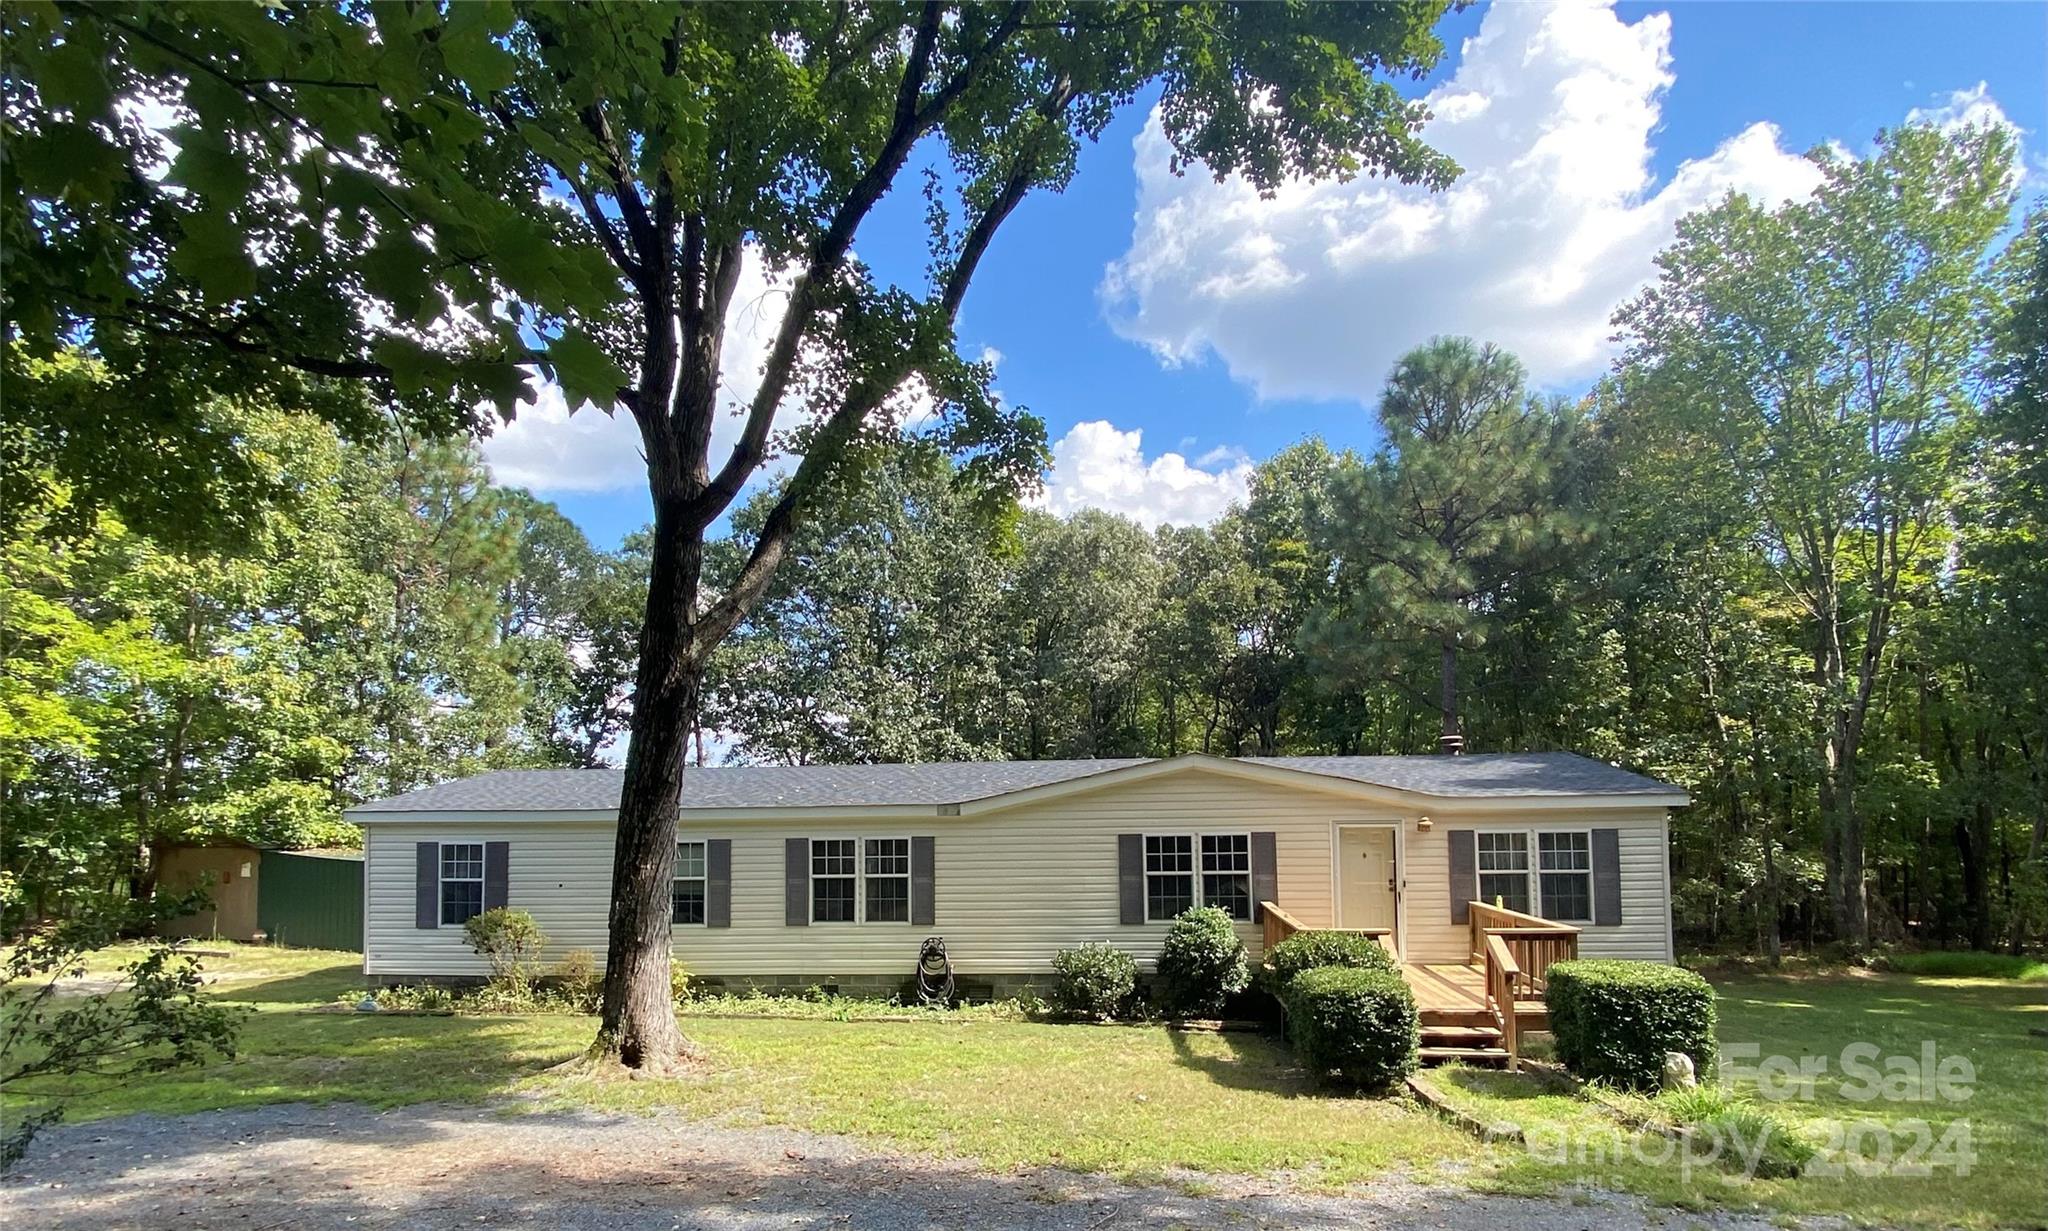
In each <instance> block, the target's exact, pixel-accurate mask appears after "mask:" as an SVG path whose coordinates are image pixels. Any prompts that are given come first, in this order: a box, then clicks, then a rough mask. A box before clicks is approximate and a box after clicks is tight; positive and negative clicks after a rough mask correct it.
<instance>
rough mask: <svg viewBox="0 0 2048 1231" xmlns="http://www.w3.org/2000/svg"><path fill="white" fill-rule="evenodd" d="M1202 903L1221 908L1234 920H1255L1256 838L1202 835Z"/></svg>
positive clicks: (1242, 835) (1231, 835)
mask: <svg viewBox="0 0 2048 1231" xmlns="http://www.w3.org/2000/svg"><path fill="white" fill-rule="evenodd" d="M1202 904H1203V905H1205V906H1217V907H1221V908H1222V909H1223V910H1224V911H1225V912H1227V913H1228V914H1229V915H1230V917H1231V918H1232V919H1250V918H1251V917H1252V836H1251V835H1250V834H1248V833H1213V834H1203V835H1202Z"/></svg>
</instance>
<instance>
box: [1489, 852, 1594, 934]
mask: <svg viewBox="0 0 2048 1231" xmlns="http://www.w3.org/2000/svg"><path fill="white" fill-rule="evenodd" d="M1477 837H1478V856H1479V868H1478V871H1479V900H1480V901H1481V902H1484V903H1486V904H1487V905H1489V906H1492V905H1496V904H1497V905H1500V906H1505V907H1507V908H1508V909H1509V910H1514V911H1520V912H1522V913H1523V914H1525V915H1540V916H1542V917H1543V918H1545V919H1556V920H1559V921H1560V922H1564V923H1590V922H1591V921H1592V919H1593V836H1592V835H1591V834H1589V833H1587V832H1586V831H1585V830H1583V829H1558V830H1544V829H1538V830H1523V829H1500V830H1481V831H1480V832H1479V834H1478V835H1477ZM1532 844H1533V845H1534V847H1535V850H1534V852H1533V857H1532V852H1531V850H1530V847H1531V845H1532Z"/></svg>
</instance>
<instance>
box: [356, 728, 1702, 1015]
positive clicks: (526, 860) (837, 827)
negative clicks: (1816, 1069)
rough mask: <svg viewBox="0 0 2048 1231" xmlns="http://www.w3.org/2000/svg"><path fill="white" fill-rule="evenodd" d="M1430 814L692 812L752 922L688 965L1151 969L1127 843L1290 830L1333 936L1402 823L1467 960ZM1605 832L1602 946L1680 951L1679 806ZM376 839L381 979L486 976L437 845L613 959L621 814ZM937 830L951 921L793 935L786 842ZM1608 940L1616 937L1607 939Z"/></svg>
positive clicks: (1285, 865) (1187, 777) (736, 917)
mask: <svg viewBox="0 0 2048 1231" xmlns="http://www.w3.org/2000/svg"><path fill="white" fill-rule="evenodd" d="M1430 811H1431V815H1432V817H1433V818H1435V825H1434V828H1433V830H1432V831H1431V832H1430V833H1427V834H1424V833H1419V832H1417V831H1416V829H1415V826H1414V815H1413V814H1412V813H1410V812H1405V811H1403V810H1401V809H1399V808H1393V807H1388V806H1382V805H1376V804H1373V803H1371V802H1370V801H1365V800H1360V799H1357V798H1355V797H1352V796H1348V795H1342V794H1329V793H1324V792H1320V791H1315V790H1311V789H1303V788H1298V787H1294V786H1290V785H1281V784H1275V783H1270V782H1253V781H1247V780H1245V779H1242V778H1237V777H1233V776H1228V775H1224V774H1218V773H1213V772H1206V771H1204V770H1201V769H1199V768H1190V769H1189V770H1187V771H1185V772H1181V773H1175V774H1171V775H1165V776H1158V777H1152V778H1146V779H1142V780H1139V781H1136V782H1130V783H1123V784H1115V785H1111V786H1107V787H1104V788H1102V789H1099V790H1094V791H1088V792H1085V793H1082V794H1078V795H1069V796H1066V797H1064V798H1060V799H1055V800H1046V801H1043V802H1039V803H1034V804H1029V805H1026V806H1022V807H1017V808H1012V809H1007V810H1004V811H1001V812H996V813H993V814H988V815H984V816H975V817H942V818H935V817H931V816H924V817H921V818H917V819H914V820H899V821H888V820H880V821H852V820H837V819H835V820H803V819H795V818H791V817H788V816H782V817H766V818H763V819H762V820H760V821H747V822H742V823H730V822H721V823H720V824H718V825H717V826H715V827H710V826H697V825H693V824H692V822H691V820H690V818H689V816H688V814H687V813H686V814H685V815H684V818H683V821H682V824H681V827H680V832H681V834H682V836H685V837H691V838H730V839H731V840H732V926H731V927H730V928H703V927H679V928H678V929H677V930H676V938H675V953H676V956H677V957H678V958H679V959H680V960H681V961H682V962H684V963H685V964H686V965H688V967H689V968H690V969H691V970H692V971H693V972H695V973H698V974H702V975H713V976H719V975H723V976H736V975H799V974H800V975H810V976H816V977H817V978H819V979H820V980H821V981H824V980H830V979H832V978H834V977H837V976H852V975H876V974H896V973H903V974H908V973H909V972H910V970H911V969H912V967H913V965H914V963H915V961H916V956H917V946H918V942H919V941H920V940H922V939H923V938H924V936H926V935H928V934H936V935H942V936H944V937H945V938H946V944H947V948H948V950H949V952H950V953H951V955H952V959H953V964H954V968H955V969H956V970H958V971H959V972H960V973H962V974H966V975H974V974H1032V973H1040V972H1044V971H1046V970H1049V969H1050V963H1051V960H1052V956H1053V953H1054V952H1055V951H1056V950H1058V949H1061V948H1066V947H1070V946H1073V945H1077V944H1081V943H1083V942H1085V941H1093V940H1100V941H1107V942H1108V943H1110V944H1113V945H1116V946H1118V947H1119V948H1122V949H1124V950H1126V951H1127V952H1129V953H1131V954H1132V955H1133V956H1134V957H1136V958H1138V959H1139V960H1140V962H1141V963H1142V964H1144V965H1146V966H1147V967H1148V968H1149V966H1150V964H1151V961H1152V959H1153V958H1155V957H1156V956H1157V954H1158V951H1159V945H1160V942H1161V941H1162V939H1163V938H1164V936H1165V933H1166V924H1165V923H1148V924H1143V925H1128V926H1127V925H1123V924H1121V923H1119V921H1118V903H1117V856H1116V836H1117V835H1118V834H1119V833H1191V834H1201V833H1243V832H1250V831H1254V830H1271V831H1273V833H1274V834H1275V837H1276V842H1275V846H1276V855H1277V866H1278V874H1279V898H1280V901H1281V903H1282V904H1283V905H1284V906H1285V907H1286V908H1287V910H1288V911H1289V913H1291V914H1293V915H1294V916H1296V917H1297V918H1299V919H1300V920H1301V921H1302V922H1303V923H1306V924H1308V925H1310V926H1312V927H1313V926H1330V925H1331V924H1332V923H1333V922H1334V917H1335V916H1334V908H1333V901H1332V897H1333V892H1332V886H1333V881H1334V877H1333V868H1332V851H1331V845H1332V840H1333V836H1334V834H1335V826H1336V825H1338V824H1340V823H1342V824H1358V823H1371V822H1399V823H1400V825H1401V827H1400V831H1399V832H1400V841H1401V845H1402V848H1403V849H1402V851H1401V858H1402V860H1403V866H1404V867H1406V868H1407V869H1408V874H1407V877H1406V886H1405V891H1404V902H1403V913H1404V916H1405V921H1406V926H1408V927H1409V928H1410V929H1411V953H1410V956H1411V957H1418V956H1421V957H1424V958H1425V959H1426V960H1432V961H1435V960H1441V961H1457V960H1462V955H1463V949H1462V946H1463V944H1464V929H1463V928H1462V927H1457V928H1454V927H1452V925H1451V924H1450V923H1449V922H1448V920H1449V917H1450V916H1449V895H1448V885H1447V882H1446V875H1447V873H1446V870H1445V868H1444V866H1443V860H1444V839H1443V834H1444V833H1445V831H1446V830H1447V829H1449V828H1452V827H1454V826H1458V825H1460V824H1461V822H1458V821H1456V820H1454V819H1452V815H1453V814H1451V813H1450V812H1449V811H1448V810H1446V809H1442V808H1432V809H1431V810H1430ZM1471 823H1473V824H1479V823H1488V824H1491V823H1500V822H1495V821H1492V820H1489V821H1486V822H1477V821H1475V822H1471ZM1571 823H1585V821H1584V820H1583V819H1579V820H1575V821H1573V822H1571ZM1598 823H1600V824H1603V825H1608V824H1614V825H1618V826H1619V827H1621V828H1623V830H1624V833H1623V837H1622V865H1623V866H1622V876H1623V886H1624V893H1625V894H1626V895H1627V896H1626V898H1625V901H1624V916H1623V917H1624V920H1625V922H1624V924H1623V926H1622V927H1620V928H1607V929H1588V933H1587V941H1586V944H1585V950H1586V952H1588V953H1589V954H1591V953H1595V952H1598V953H1600V954H1602V955H1607V954H1610V953H1612V954H1616V955H1625V956H1642V957H1659V958H1662V957H1666V956H1667V952H1666V940H1665V937H1666V927H1665V914H1664V913H1663V909H1664V908H1663V905H1662V904H1663V901H1664V898H1665V893H1664V889H1663V879H1662V877H1663V864H1662V859H1663V838H1662V834H1663V828H1662V815H1661V813H1659V812H1654V811H1652V812H1646V813H1643V814H1641V815H1640V816H1635V815H1631V817H1630V818H1629V819H1627V820H1621V821H1617V820H1616V819H1614V818H1613V817H1605V818H1601V819H1600V820H1599V822H1598ZM366 832H367V834H368V837H367V840H366V853H367V866H366V877H367V881H368V887H367V894H368V915H367V925H366V930H367V932H368V936H367V944H366V949H365V953H364V969H365V971H366V973H369V974H373V975H463V974H480V973H482V972H483V970H484V967H483V964H482V962H481V961H480V960H479V959H478V958H476V957H475V955H473V954H471V953H470V951H469V950H468V948H467V947H466V946H465V945H464V944H463V940H462V929H461V928H459V927H442V928H434V929H420V928H415V927H414V926H413V923H414V916H413V844H414V843H415V842H421V841H456V840H461V841H483V840H486V839H490V840H497V839H503V840H506V841H509V842H510V843H511V854H510V866H509V900H510V904H511V905H512V906H514V907H517V908H520V909H524V910H528V911H531V912H532V913H533V915H534V917H535V919H536V920H537V921H538V922H539V923H540V925H541V928H542V929H543V930H544V931H545V932H546V933H547V934H548V938H549V946H548V954H547V957H548V959H549V960H555V959H558V958H559V957H560V956H561V955H562V954H563V953H565V952H567V951H568V950H570V949H577V948H582V949H588V950H590V951H591V952H592V953H593V954H594V955H596V956H597V957H598V958H599V959H600V960H602V958H603V955H604V949H605V914H606V901H607V897H608V893H609V888H610V879H611V858H612V833H613V829H612V825H611V824H610V823H609V822H577V823H570V822H562V823H557V822H550V821H509V820H508V821H505V822H503V823H493V822H490V821H488V820H484V821H477V822H468V823H462V824H450V823H447V822H439V823H435V822H419V821H413V820H406V821H379V822H375V823H373V824H371V825H369V826H368V827H367V830H366ZM924 834H929V835H932V836H933V837H934V839H935V842H934V851H933V856H934V862H933V868H934V881H935V893H934V909H935V921H934V923H933V924H932V925H931V926H930V927H920V926H913V925H910V924H900V923H898V924H879V923H877V924H869V923H860V924H845V923H839V924H819V923H813V924H811V925H809V926H806V927H789V926H787V925H786V924H785V923H784V920H783V879H782V869H783V843H784V840H785V839H786V838H791V837H805V838H831V837H877V838H881V837H910V836H917V835H924ZM1437 921H1441V922H1437ZM1595 932H1600V933H1614V934H1615V935H1613V936H1611V937H1610V936H1600V937H1598V938H1597V940H1596V938H1595V936H1594V933H1595ZM1239 933H1240V935H1242V936H1243V937H1244V939H1245V942H1246V944H1247V945H1248V946H1250V947H1251V948H1252V950H1253V951H1254V953H1256V952H1257V950H1258V946H1259V941H1260V930H1259V928H1258V926H1257V925H1255V924H1250V923H1245V924H1240V925H1239Z"/></svg>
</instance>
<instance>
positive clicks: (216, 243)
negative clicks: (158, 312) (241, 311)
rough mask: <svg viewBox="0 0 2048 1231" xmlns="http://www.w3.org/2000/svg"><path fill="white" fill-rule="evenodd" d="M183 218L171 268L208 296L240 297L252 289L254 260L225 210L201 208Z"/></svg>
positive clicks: (254, 284)
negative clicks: (196, 285) (180, 237)
mask: <svg viewBox="0 0 2048 1231" xmlns="http://www.w3.org/2000/svg"><path fill="white" fill-rule="evenodd" d="M184 221H185V237H184V238H183V239H181V240H179V241H178V246H177V247H176V248H175V249H173V250H172V253H171V266H172V268H174V269H176V270H177V271H178V272H179V273H181V274H183V275H185V276H186V277H187V278H190V279H192V280H193V281H194V282H197V283H198V284H199V289H200V290H201V291H203V292H205V294H206V297H207V298H208V299H214V300H231V299H242V298H246V297H247V296H248V295H249V294H250V293H252V292H253V291H255V289H256V262H254V261H253V260H251V259H249V252H248V248H247V247H246V245H245V243H244V239H243V235H242V232H241V231H240V230H239V229H238V228H237V227H236V226H235V224H234V220H233V219H232V218H231V217H229V216H228V214H227V212H226V211H225V210H218V209H209V210H201V211H199V212H197V213H192V214H187V215H186V216H185V220H184Z"/></svg>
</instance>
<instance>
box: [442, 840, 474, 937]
mask: <svg viewBox="0 0 2048 1231" xmlns="http://www.w3.org/2000/svg"><path fill="white" fill-rule="evenodd" d="M483 913H484V844H483V843H481V842H443V843H442V844H441V923H442V924H443V926H446V925H448V924H462V923H467V922H469V921H470V920H471V919H474V918H475V917H476V916H478V915H481V914H483Z"/></svg>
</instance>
